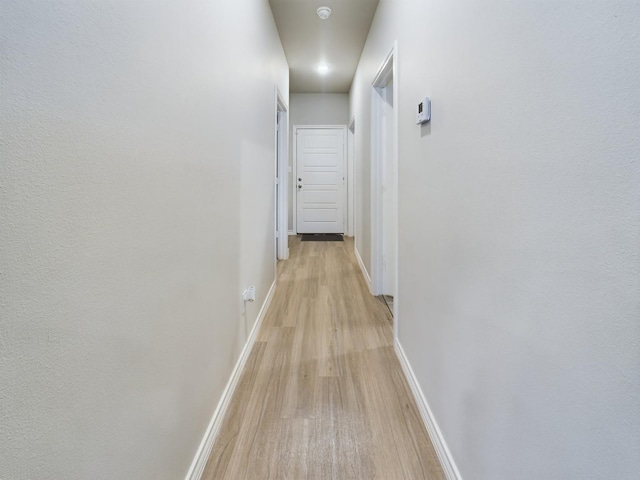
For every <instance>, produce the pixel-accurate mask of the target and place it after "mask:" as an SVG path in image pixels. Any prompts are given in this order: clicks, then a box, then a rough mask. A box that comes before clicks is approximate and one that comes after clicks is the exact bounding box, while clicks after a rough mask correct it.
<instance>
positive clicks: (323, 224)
mask: <svg viewBox="0 0 640 480" xmlns="http://www.w3.org/2000/svg"><path fill="white" fill-rule="evenodd" d="M296 171H297V177H298V178H297V179H296V180H297V182H296V192H297V193H296V195H297V197H296V208H297V211H296V213H297V225H296V227H297V231H298V233H343V232H344V129H341V128H300V129H297V135H296Z"/></svg>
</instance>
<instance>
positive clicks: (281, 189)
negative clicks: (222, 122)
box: [274, 87, 289, 262]
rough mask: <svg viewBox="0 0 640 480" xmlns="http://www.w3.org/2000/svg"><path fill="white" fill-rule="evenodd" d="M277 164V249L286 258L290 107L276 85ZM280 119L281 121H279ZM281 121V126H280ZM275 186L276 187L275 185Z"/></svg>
mask: <svg viewBox="0 0 640 480" xmlns="http://www.w3.org/2000/svg"><path fill="white" fill-rule="evenodd" d="M276 117H277V119H276V144H275V151H276V156H277V158H276V165H277V166H278V167H279V168H278V171H277V172H276V177H277V178H276V182H279V183H278V189H277V191H278V198H277V199H276V208H277V209H278V211H277V212H276V218H278V220H279V221H278V225H277V226H276V231H277V232H278V242H277V244H278V251H276V262H277V259H280V260H286V259H287V258H289V238H288V225H287V223H288V220H289V108H288V107H287V103H286V102H285V101H284V98H283V97H282V95H280V90H279V89H278V87H276ZM278 120H279V122H278ZM278 123H280V128H278ZM274 188H275V187H274Z"/></svg>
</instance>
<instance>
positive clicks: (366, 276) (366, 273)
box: [353, 245, 373, 294]
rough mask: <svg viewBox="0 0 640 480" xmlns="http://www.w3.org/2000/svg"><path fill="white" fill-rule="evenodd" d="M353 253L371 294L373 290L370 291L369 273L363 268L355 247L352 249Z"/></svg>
mask: <svg viewBox="0 0 640 480" xmlns="http://www.w3.org/2000/svg"><path fill="white" fill-rule="evenodd" d="M353 251H354V252H355V254H356V259H357V260H358V265H360V270H362V276H363V277H364V280H365V282H367V287H369V292H371V293H372V294H373V290H372V289H371V277H370V276H369V272H367V269H366V268H365V266H364V262H363V261H362V257H361V256H360V252H358V249H357V248H356V247H355V245H354V247H353Z"/></svg>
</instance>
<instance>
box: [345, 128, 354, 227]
mask: <svg viewBox="0 0 640 480" xmlns="http://www.w3.org/2000/svg"><path fill="white" fill-rule="evenodd" d="M355 134H356V117H353V118H352V119H351V121H350V122H349V126H348V128H347V232H346V234H347V235H348V236H350V237H355V236H356V207H355V201H356V176H355V163H356V162H355V157H356V150H355V148H356V142H355Z"/></svg>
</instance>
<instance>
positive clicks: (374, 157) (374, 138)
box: [371, 41, 400, 338]
mask: <svg viewBox="0 0 640 480" xmlns="http://www.w3.org/2000/svg"><path fill="white" fill-rule="evenodd" d="M392 79H393V118H392V120H393V127H392V128H393V142H394V143H393V145H392V149H391V150H392V155H393V158H392V164H393V168H394V169H395V175H394V177H395V188H394V190H395V192H394V194H395V202H394V213H395V216H396V226H395V228H394V232H393V233H392V235H394V237H395V239H394V241H395V245H396V248H395V261H394V268H395V286H394V290H395V296H394V299H393V330H394V337H395V338H397V337H398V303H399V298H398V297H399V296H400V295H399V292H398V223H397V219H398V200H397V194H398V109H399V108H398V42H397V41H395V42H394V43H393V47H392V49H391V52H390V53H389V55H387V58H386V59H385V60H384V62H382V65H381V66H380V68H379V69H378V72H377V73H376V75H375V77H374V79H373V81H372V82H371V88H372V92H371V103H372V105H371V287H372V291H373V294H374V295H380V294H382V293H383V292H382V282H383V279H382V276H383V267H382V262H383V222H382V210H383V208H382V177H383V172H384V170H383V169H384V157H383V151H382V146H381V132H382V122H381V117H382V98H381V97H380V95H378V93H377V92H376V89H378V88H383V87H384V86H386V85H388V84H389V81H390V80H392Z"/></svg>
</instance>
